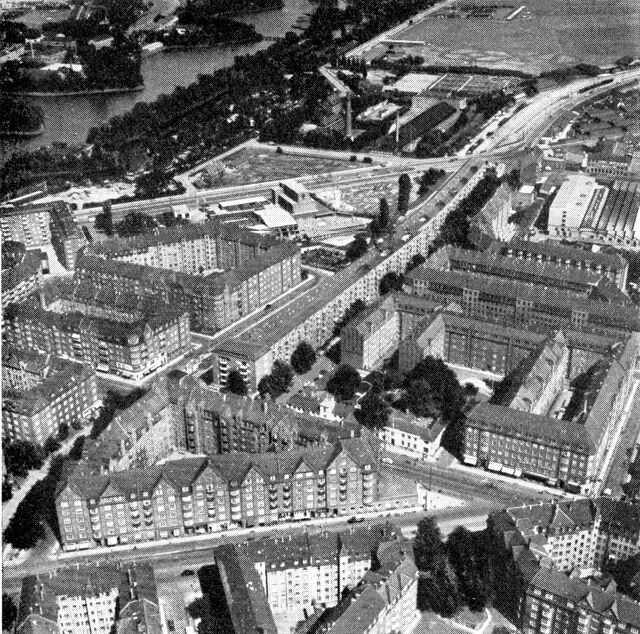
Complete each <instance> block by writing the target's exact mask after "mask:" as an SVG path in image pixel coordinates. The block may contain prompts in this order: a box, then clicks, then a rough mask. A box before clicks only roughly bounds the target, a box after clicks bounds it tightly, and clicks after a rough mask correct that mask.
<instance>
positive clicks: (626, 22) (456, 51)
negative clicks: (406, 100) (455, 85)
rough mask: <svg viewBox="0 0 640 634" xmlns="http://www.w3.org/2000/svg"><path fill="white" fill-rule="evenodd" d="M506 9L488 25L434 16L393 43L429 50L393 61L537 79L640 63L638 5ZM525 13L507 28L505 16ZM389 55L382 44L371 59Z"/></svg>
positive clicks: (569, 1)
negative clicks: (628, 60) (630, 59)
mask: <svg viewBox="0 0 640 634" xmlns="http://www.w3.org/2000/svg"><path fill="white" fill-rule="evenodd" d="M467 4H468V5H471V4H472V0H469V2H468V3H467ZM479 4H482V2H475V5H476V6H477V5H479ZM492 4H493V2H492ZM501 4H503V5H505V7H506V8H504V9H499V10H497V11H495V12H494V13H493V15H491V16H490V17H467V13H466V12H464V11H456V12H451V11H450V10H449V9H446V10H443V11H442V12H439V13H436V14H433V15H431V16H428V17H427V18H425V19H424V20H422V21H420V22H418V23H415V24H413V25H411V26H409V27H407V28H406V29H404V30H402V31H400V32H398V33H396V34H394V36H393V40H394V42H397V41H398V40H407V41H411V42H424V44H423V45H419V44H415V43H414V44H412V45H411V46H406V47H404V46H401V45H399V44H397V43H396V44H395V45H394V46H395V51H394V53H393V55H392V58H393V57H398V56H402V55H403V54H410V55H421V56H423V57H424V58H425V63H427V64H438V65H447V64H450V65H468V64H476V65H478V66H483V67H487V68H505V69H512V70H521V71H526V72H534V73H539V72H541V71H545V70H550V69H553V68H559V67H564V66H570V65H573V64H576V63H578V62H587V63H592V64H604V63H609V62H612V61H615V60H616V59H618V58H620V57H623V56H625V55H631V56H638V55H640V3H639V2H637V0H607V1H605V0H565V1H562V2H561V1H551V0H507V1H505V2H502V3H501ZM523 5H524V9H523V10H522V11H520V13H518V15H517V16H516V17H514V18H513V19H512V20H509V21H507V19H506V17H507V15H509V13H511V12H512V11H513V10H515V9H517V8H519V7H521V6H523ZM447 14H449V15H447ZM449 16H452V17H449ZM385 52H387V45H386V44H384V43H382V44H378V45H377V46H374V47H373V48H372V49H370V50H369V51H368V52H367V54H366V57H367V58H368V59H371V58H373V57H376V56H379V55H382V54H384V53H385Z"/></svg>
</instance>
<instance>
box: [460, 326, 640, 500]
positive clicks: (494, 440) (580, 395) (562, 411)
mask: <svg viewBox="0 0 640 634" xmlns="http://www.w3.org/2000/svg"><path fill="white" fill-rule="evenodd" d="M639 353H640V333H634V334H633V335H631V336H630V337H629V338H628V339H627V340H626V341H625V342H624V343H621V344H616V345H614V346H613V347H612V349H611V350H610V351H609V353H608V354H607V355H605V356H604V357H603V358H602V359H600V360H599V361H597V362H596V363H594V364H593V365H592V366H591V367H590V368H588V369H587V370H586V371H585V372H583V373H582V374H581V375H580V376H578V377H576V379H575V380H574V381H570V380H569V378H568V377H567V375H566V371H567V368H568V349H567V345H566V341H565V340H564V337H562V339H560V338H558V337H556V338H554V339H553V340H552V341H550V342H547V343H546V344H545V345H543V346H542V347H541V348H539V349H538V350H536V351H534V352H533V353H532V354H531V356H530V357H529V358H528V359H525V361H523V362H522V363H521V365H520V366H518V367H517V368H516V369H515V370H514V372H513V373H512V374H511V375H509V376H507V377H506V379H505V381H504V382H503V384H502V385H500V386H499V387H498V389H497V390H496V393H495V394H494V396H493V397H492V401H491V402H489V403H481V404H479V405H477V406H476V407H475V408H474V409H473V410H472V411H471V412H470V413H469V414H468V415H467V417H466V421H465V423H464V446H463V456H464V460H465V462H468V463H470V464H473V465H481V466H484V467H486V468H488V469H490V470H493V471H502V472H505V473H508V474H515V475H525V476H527V475H528V476H533V477H535V478H539V479H540V478H542V479H546V480H547V481H548V482H549V483H550V484H552V485H556V484H560V485H563V486H565V487H569V488H572V489H575V490H579V489H580V488H584V487H587V488H588V487H589V485H590V484H592V483H593V482H594V481H595V479H596V478H598V477H599V476H600V475H601V471H602V465H603V460H604V457H605V454H606V451H607V448H608V447H609V445H610V443H611V442H612V439H613V436H614V432H615V429H616V425H617V423H618V420H619V418H620V416H621V413H622V409H623V407H624V405H625V403H626V401H627V398H628V396H629V393H630V391H631V388H632V384H633V381H634V373H635V368H636V364H637V358H638V354H639Z"/></svg>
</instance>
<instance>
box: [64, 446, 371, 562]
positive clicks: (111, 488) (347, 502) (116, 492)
mask: <svg viewBox="0 0 640 634" xmlns="http://www.w3.org/2000/svg"><path fill="white" fill-rule="evenodd" d="M378 471H379V467H378V457H377V453H376V452H375V451H374V450H373V449H372V447H371V446H370V445H369V444H368V442H366V441H365V440H363V439H359V438H356V439H351V440H342V441H339V442H338V443H336V444H335V445H333V446H328V447H325V448H322V449H311V450H299V449H298V450H289V451H287V452H282V453H280V452H278V453H264V454H246V453H234V454H227V455H221V456H211V457H210V458H196V457H194V458H184V459H182V460H169V461H166V462H164V463H163V464H160V465H157V466H155V467H151V468H147V469H144V470H137V469H129V470H127V471H119V472H109V473H107V472H105V471H104V469H101V468H100V467H98V466H96V465H92V464H88V463H80V465H79V466H78V467H77V469H76V470H75V471H74V472H73V473H72V474H70V475H69V476H68V477H67V478H66V480H65V481H63V482H61V484H60V487H59V489H58V491H57V494H56V509H57V513H58V521H59V525H60V531H61V535H62V542H63V546H64V548H65V549H66V550H73V549H77V548H91V547H94V546H97V545H107V546H110V545H115V544H118V543H136V542H140V541H153V540H161V539H169V538H170V537H179V536H183V535H189V534H196V533H207V532H209V533H211V532H218V531H221V530H226V529H228V528H233V527H240V526H258V525H266V524H276V523H278V522H285V521H286V522H289V521H293V520H296V519H298V520H300V519H304V518H307V517H319V516H337V515H353V514H354V513H358V512H363V511H366V510H373V509H374V508H375V505H376V501H377V499H378V491H377V489H378Z"/></svg>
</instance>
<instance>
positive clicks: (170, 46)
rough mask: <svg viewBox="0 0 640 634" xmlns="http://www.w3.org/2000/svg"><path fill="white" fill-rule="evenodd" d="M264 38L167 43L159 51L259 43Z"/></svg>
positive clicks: (166, 51) (167, 51)
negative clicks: (203, 42)
mask: <svg viewBox="0 0 640 634" xmlns="http://www.w3.org/2000/svg"><path fill="white" fill-rule="evenodd" d="M263 40H264V38H260V39H245V40H233V41H230V42H212V43H211V44H165V45H164V46H163V47H162V49H160V50H158V53H160V52H164V53H170V52H171V51H192V50H198V49H206V48H218V47H220V48H222V47H225V46H239V45H242V44H257V43H258V42H262V41H263Z"/></svg>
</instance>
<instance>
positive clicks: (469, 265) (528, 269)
mask: <svg viewBox="0 0 640 634" xmlns="http://www.w3.org/2000/svg"><path fill="white" fill-rule="evenodd" d="M426 266H428V267H430V268H433V269H439V270H442V271H461V272H465V273H477V274H479V275H490V276H491V277H493V278H498V279H508V280H517V281H518V282H521V283H523V284H537V285H540V286H545V287H550V288H558V289H562V290H569V291H573V292H575V293H577V294H578V295H579V296H580V297H591V296H592V295H594V294H595V291H596V290H597V289H598V287H599V285H601V284H603V283H605V284H607V285H609V286H610V288H611V290H610V293H611V294H612V295H613V296H615V297H617V298H618V301H619V302H621V303H624V302H625V301H627V302H628V301H629V300H628V298H626V296H625V295H624V294H623V293H620V292H619V291H618V289H617V287H615V286H613V285H612V284H611V282H609V279H608V278H607V277H606V276H605V275H604V273H596V272H593V271H590V270H587V269H570V268H567V267H564V266H562V265H561V264H557V263H555V262H545V261H538V260H526V261H523V260H519V259H514V258H512V257H509V256H508V255H502V254H500V253H496V252H495V251H493V250H487V251H484V252H481V251H471V250H469V249H460V248H457V247H452V246H446V247H444V248H442V249H439V250H438V251H436V252H435V253H434V254H433V255H432V256H431V257H430V258H429V260H428V261H427V264H426ZM616 291H617V292H616Z"/></svg>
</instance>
